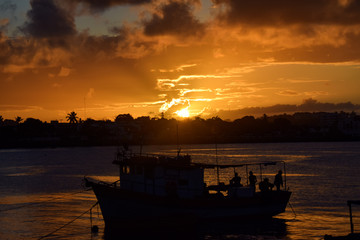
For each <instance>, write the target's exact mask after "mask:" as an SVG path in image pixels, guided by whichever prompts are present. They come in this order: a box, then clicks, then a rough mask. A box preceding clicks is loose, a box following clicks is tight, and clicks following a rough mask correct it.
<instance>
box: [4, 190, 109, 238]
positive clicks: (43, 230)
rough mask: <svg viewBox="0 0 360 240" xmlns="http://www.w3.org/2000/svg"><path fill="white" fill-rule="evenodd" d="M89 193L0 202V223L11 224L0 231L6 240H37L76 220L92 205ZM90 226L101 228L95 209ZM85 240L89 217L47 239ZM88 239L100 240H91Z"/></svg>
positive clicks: (31, 196) (9, 198) (99, 216)
mask: <svg viewBox="0 0 360 240" xmlns="http://www.w3.org/2000/svg"><path fill="white" fill-rule="evenodd" d="M96 201H97V200H96V198H95V196H94V194H93V193H92V192H91V191H78V192H65V193H54V194H28V195H19V196H6V197H1V198H0V203H1V204H0V214H1V220H2V221H3V222H6V223H11V224H8V225H6V227H5V228H4V229H1V228H3V227H4V226H1V227H0V232H2V233H4V234H5V236H6V237H7V239H39V238H41V237H42V236H45V235H47V234H49V233H51V232H53V231H54V230H56V229H58V228H60V227H61V226H63V225H65V224H67V223H68V222H69V221H70V220H73V219H75V218H77V217H78V216H80V215H81V214H82V213H84V212H86V211H88V210H89V208H90V207H91V206H92V205H93V204H94V203H95V202H96ZM93 224H94V225H95V224H96V225H98V226H99V227H102V228H103V227H104V223H103V220H102V216H101V212H100V209H99V208H94V209H93ZM72 235H73V236H76V239H89V236H90V220H89V213H86V214H85V215H84V216H82V217H81V218H79V219H77V220H76V221H75V222H73V223H72V224H71V226H69V227H68V228H64V229H61V230H59V231H58V232H56V233H55V234H54V235H52V236H50V239H54V238H59V239H71V236H72ZM92 239H101V237H100V236H98V237H96V236H93V238H92Z"/></svg>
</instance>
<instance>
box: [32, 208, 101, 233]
mask: <svg viewBox="0 0 360 240" xmlns="http://www.w3.org/2000/svg"><path fill="white" fill-rule="evenodd" d="M98 203H99V202H96V203H95V204H94V205H92V206H91V208H89V209H88V210H86V211H85V212H83V213H82V214H80V215H79V216H77V217H76V218H74V219H73V220H71V221H69V222H67V223H66V224H64V225H62V226H61V227H59V228H57V229H55V230H54V231H52V232H51V233H48V234H46V235H44V236H42V237H39V238H38V239H39V240H40V239H44V238H47V237H50V236H52V235H53V234H54V233H56V232H58V231H60V230H61V229H63V228H64V227H66V226H68V225H70V224H71V223H73V222H75V221H76V220H78V219H79V218H81V217H82V216H84V215H85V214H86V213H88V212H89V211H91V210H92V209H93V208H94V207H95V206H96V205H98Z"/></svg>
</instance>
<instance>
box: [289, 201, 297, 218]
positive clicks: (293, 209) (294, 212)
mask: <svg viewBox="0 0 360 240" xmlns="http://www.w3.org/2000/svg"><path fill="white" fill-rule="evenodd" d="M289 206H290V208H291V210H292V212H293V213H294V216H295V217H294V218H296V213H295V210H294V208H293V206H292V204H291V203H290V201H289Z"/></svg>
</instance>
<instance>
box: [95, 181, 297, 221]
mask: <svg viewBox="0 0 360 240" xmlns="http://www.w3.org/2000/svg"><path fill="white" fill-rule="evenodd" d="M90 185H91V187H92V189H93V191H94V193H95V195H96V197H97V199H98V202H99V205H100V208H101V211H102V215H103V218H104V220H105V224H107V225H109V224H111V223H114V222H116V223H119V222H120V223H126V224H132V223H136V225H137V226H139V225H148V224H149V223H151V224H152V225H153V224H157V223H159V224H161V225H164V224H172V223H174V224H178V222H179V221H180V222H185V223H188V224H189V223H192V222H196V221H204V220H207V221H209V220H224V219H237V220H240V219H244V220H245V219H250V218H253V219H258V218H269V217H272V216H275V215H277V214H280V213H282V212H284V211H285V208H286V206H287V203H288V201H289V198H290V195H291V192H289V191H269V192H266V193H256V194H255V195H254V196H253V197H245V198H228V197H224V196H217V195H206V196H203V197H199V198H195V199H180V198H176V197H159V196H153V195H149V194H144V193H136V192H130V191H127V190H123V189H120V188H118V187H115V186H110V185H106V184H101V183H96V182H90Z"/></svg>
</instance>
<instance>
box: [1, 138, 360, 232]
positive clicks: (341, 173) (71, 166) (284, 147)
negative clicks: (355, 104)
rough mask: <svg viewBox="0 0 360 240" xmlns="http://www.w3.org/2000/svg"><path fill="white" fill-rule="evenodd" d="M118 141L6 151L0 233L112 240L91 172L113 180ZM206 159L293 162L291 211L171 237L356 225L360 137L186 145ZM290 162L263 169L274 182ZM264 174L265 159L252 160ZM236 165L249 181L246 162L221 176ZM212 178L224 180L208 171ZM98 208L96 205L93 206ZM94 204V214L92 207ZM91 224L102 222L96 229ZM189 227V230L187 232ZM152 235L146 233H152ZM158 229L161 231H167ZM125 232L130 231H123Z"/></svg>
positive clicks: (289, 170)
mask: <svg viewBox="0 0 360 240" xmlns="http://www.w3.org/2000/svg"><path fill="white" fill-rule="evenodd" d="M117 149H118V147H83V148H53V149H6V150H0V239H104V238H105V239H108V238H109V239H110V238H111V237H109V235H104V222H103V220H102V216H101V211H100V209H99V208H98V206H95V207H93V208H92V206H93V205H94V204H95V203H96V198H95V196H94V194H93V192H92V191H87V190H86V187H85V186H84V184H83V181H82V180H83V177H84V176H88V177H93V178H97V179H100V180H103V181H108V182H113V181H116V180H117V179H118V176H117V175H118V169H117V167H116V166H115V165H112V164H111V162H112V160H113V159H114V157H115V154H116V151H117ZM131 149H132V151H133V152H139V151H142V153H162V154H172V155H174V154H176V153H177V149H178V147H177V146H143V147H142V148H140V147H139V146H132V147H131ZM181 153H182V154H190V155H191V156H192V159H193V161H194V162H201V163H219V164H235V163H253V162H260V161H262V162H264V161H277V160H282V161H285V162H286V169H285V170H286V186H287V187H288V188H289V189H290V191H292V196H291V199H290V204H289V205H288V207H287V209H286V212H285V213H283V214H280V215H278V216H276V217H275V218H273V220H271V221H267V222H248V223H215V224H214V225H205V226H199V227H198V228H196V230H195V231H186V229H183V231H182V230H177V231H175V230H174V231H173V232H170V233H169V232H167V238H168V239H179V236H181V237H180V238H183V239H321V238H322V237H323V236H324V235H325V234H331V235H334V236H339V235H347V234H348V233H349V232H350V224H349V212H348V207H347V205H346V201H347V200H360V143H359V142H326V143H323V142H321V143H258V144H221V145H219V144H218V145H217V146H215V145H182V146H181ZM282 167H283V166H282V165H281V164H280V165H279V164H277V165H275V166H269V167H266V168H262V169H261V171H262V177H268V178H269V179H270V181H273V178H274V175H275V174H276V173H277V171H278V170H279V169H280V168H282ZM247 170H248V171H250V170H252V171H253V172H254V173H255V175H257V177H258V180H260V169H259V167H258V166H253V167H249V169H247ZM234 171H236V172H238V173H239V175H240V176H241V177H242V183H243V184H246V169H244V168H236V169H227V170H220V179H219V181H221V182H226V183H227V181H228V180H229V179H230V178H231V177H232V176H233V173H234ZM205 181H206V183H207V184H212V183H215V182H216V181H218V179H217V174H216V171H215V170H211V169H210V170H206V172H205ZM91 208H92V209H91ZM90 209H91V219H90V211H89V210H90ZM353 215H354V228H355V231H358V232H360V206H353ZM91 225H96V226H98V227H99V232H98V233H91V231H90V228H91ZM180 231H181V233H180ZM152 234H155V233H152V232H148V233H146V234H145V236H146V237H144V239H148V238H149V237H152V238H157V237H159V236H156V235H155V236H152ZM156 234H157V235H159V234H161V233H159V232H157V233H156ZM122 239H125V238H122Z"/></svg>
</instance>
